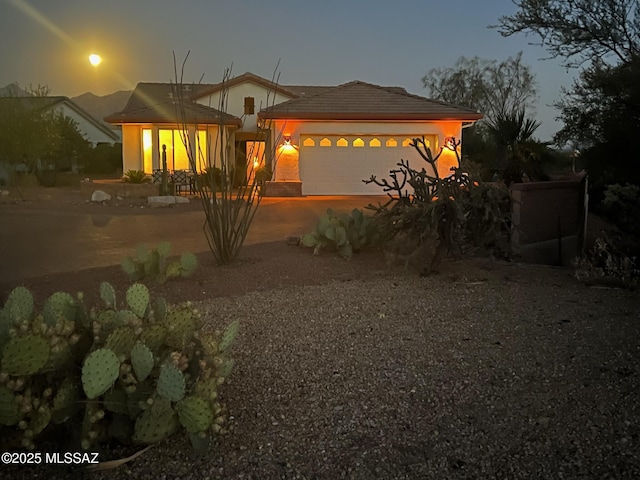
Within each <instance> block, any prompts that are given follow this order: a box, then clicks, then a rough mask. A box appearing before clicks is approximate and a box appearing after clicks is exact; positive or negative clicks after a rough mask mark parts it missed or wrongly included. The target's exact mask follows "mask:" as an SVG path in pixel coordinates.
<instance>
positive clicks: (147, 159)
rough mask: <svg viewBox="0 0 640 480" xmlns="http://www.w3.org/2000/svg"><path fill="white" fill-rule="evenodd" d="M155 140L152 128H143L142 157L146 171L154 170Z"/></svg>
mask: <svg viewBox="0 0 640 480" xmlns="http://www.w3.org/2000/svg"><path fill="white" fill-rule="evenodd" d="M152 149H153V140H152V137H151V130H150V129H148V128H143V129H142V158H143V165H144V171H145V173H151V172H153V165H152V163H153V160H152V158H153V157H152V153H151V152H152Z"/></svg>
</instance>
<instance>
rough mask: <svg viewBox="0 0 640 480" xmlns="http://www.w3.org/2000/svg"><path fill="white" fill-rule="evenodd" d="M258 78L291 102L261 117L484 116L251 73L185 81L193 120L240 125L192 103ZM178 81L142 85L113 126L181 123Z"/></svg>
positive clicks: (377, 89)
mask: <svg viewBox="0 0 640 480" xmlns="http://www.w3.org/2000/svg"><path fill="white" fill-rule="evenodd" d="M247 81H250V82H254V83H258V84H260V85H264V86H265V87H266V88H270V89H276V90H277V91H280V92H281V93H284V94H285V95H289V96H291V97H294V98H293V99H292V100H289V101H286V102H283V103H280V104H277V105H272V106H270V107H268V108H265V109H263V110H261V111H260V112H259V113H258V116H259V117H260V118H262V119H266V118H270V119H278V118H282V119H284V118H291V119H294V118H295V119H300V120H304V119H309V120H408V121H410V120H459V121H475V120H479V119H480V118H482V114H481V113H478V112H476V111H474V110H470V109H468V108H464V107H458V106H455V105H451V104H448V103H444V102H440V101H436V100H431V99H428V98H425V97H421V96H419V95H413V94H411V93H408V92H407V91H406V90H405V89H404V88H402V87H381V86H379V85H374V84H371V83H366V82H361V81H354V82H349V83H345V84H343V85H338V86H321V85H278V84H276V83H274V82H272V81H270V80H266V79H264V78H262V77H259V76H257V75H254V74H253V73H250V72H247V73H244V74H242V75H240V76H238V77H234V78H232V79H230V80H228V81H226V82H221V83H216V84H183V85H182V89H183V90H182V94H183V95H184V98H185V100H189V102H186V103H185V105H186V110H187V112H186V114H187V120H188V121H189V123H193V122H197V123H209V124H212V123H224V124H227V125H240V124H241V121H240V119H239V118H237V117H235V116H233V115H229V114H227V113H224V112H221V111H220V110H218V109H215V108H211V107H206V106H204V105H201V104H197V103H195V102H194V100H195V99H197V98H201V97H203V96H205V95H209V94H211V93H214V92H216V91H218V90H220V89H221V88H224V87H230V86H233V85H236V84H240V83H243V82H247ZM175 89H176V85H175V84H172V83H139V84H138V85H137V86H136V88H135V90H134V91H133V93H132V94H131V97H130V98H129V101H128V102H127V104H126V105H125V107H124V109H123V110H122V111H121V112H118V113H114V114H112V115H109V116H107V117H105V121H107V122H109V123H113V124H122V123H179V122H177V121H176V119H177V116H176V100H175V99H174V96H175V95H176V91H175Z"/></svg>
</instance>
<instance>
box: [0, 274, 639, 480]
mask: <svg viewBox="0 0 640 480" xmlns="http://www.w3.org/2000/svg"><path fill="white" fill-rule="evenodd" d="M457 268H458V271H457V272H454V273H451V274H449V275H447V276H436V277H430V278H418V277H416V276H414V275H411V274H410V273H408V272H404V271H402V270H401V269H395V270H393V272H391V273H389V272H385V273H384V274H383V273H382V272H377V273H375V272H373V273H371V274H369V275H368V276H367V278H363V279H360V280H349V281H334V282H331V283H328V284H325V285H316V286H298V287H295V286H292V287H288V288H282V289H278V290H274V291H258V292H251V293H247V294H244V295H240V296H235V297H226V298H216V299H214V300H212V301H208V302H201V304H200V308H201V309H202V310H203V311H205V312H207V314H209V315H210V317H211V319H212V320H211V325H212V328H218V327H221V326H224V325H226V324H228V323H229V322H231V321H232V320H234V319H240V321H241V322H242V323H241V333H240V334H239V337H238V340H237V343H236V345H235V346H234V357H235V358H236V365H237V366H236V369H235V370H234V373H233V374H232V377H231V381H230V382H229V384H228V385H227V386H226V388H225V390H224V396H225V400H226V402H227V405H228V407H229V411H230V415H231V416H232V418H231V421H230V425H231V426H232V431H231V432H230V433H229V434H227V435H226V436H223V437H220V438H219V440H218V441H217V443H216V445H215V448H213V449H212V451H211V453H210V454H208V455H207V456H206V457H197V456H195V455H194V454H193V453H191V450H190V447H189V446H188V445H187V443H186V442H185V441H184V439H178V440H177V441H176V440H175V439H172V440H171V442H170V443H164V444H161V445H158V446H156V447H154V448H152V449H150V450H149V451H147V452H146V453H145V454H144V455H142V456H141V457H140V458H138V459H136V460H135V461H133V462H131V463H130V464H128V465H126V466H124V467H121V468H119V469H117V470H113V471H109V472H106V473H102V474H93V475H92V476H91V477H89V476H87V475H86V474H83V473H81V472H80V471H79V470H78V469H77V468H76V469H73V470H71V469H64V470H58V469H56V470H52V469H49V470H47V471H46V472H42V471H41V472H40V474H38V472H35V471H34V472H30V477H29V478H31V477H33V478H43V479H44V478H85V477H86V478H99V479H102V478H104V479H125V478H127V479H132V478H133V479H154V480H162V479H177V478H182V479H187V478H188V479H216V478H220V479H236V478H237V479H340V478H347V479H372V478H382V479H405V478H406V479H445V478H453V479H458V478H460V479H462V478H469V479H471V478H473V479H477V478H505V479H507V478H508V479H515V478H522V479H530V478H549V479H555V478H565V479H573V478H575V479H577V478H581V479H583V478H621V479H622V478H629V479H632V478H634V479H635V478H640V448H639V447H640V436H639V434H640V402H639V393H640V388H639V386H640V381H639V380H640V347H639V341H638V339H639V336H638V334H639V330H640V295H638V294H637V292H629V291H623V290H615V289H599V288H588V287H585V286H583V285H581V284H578V283H577V282H575V281H574V280H573V279H572V278H571V277H570V274H571V272H569V271H567V270H561V269H551V268H542V267H526V266H521V265H507V264H502V266H500V268H488V267H486V266H485V267H484V268H480V269H478V267H477V265H469V264H465V263H461V264H460V265H459V266H458V267H457ZM1 472H2V471H1V470H0V476H2V478H19V477H18V476H16V477H13V476H11V472H14V473H16V474H18V473H21V474H25V473H27V470H22V471H20V470H18V469H15V470H10V471H9V472H5V473H9V476H8V477H7V476H4V475H3V474H2V473H1ZM23 478H27V476H24V477H23Z"/></svg>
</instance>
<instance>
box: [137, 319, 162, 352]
mask: <svg viewBox="0 0 640 480" xmlns="http://www.w3.org/2000/svg"><path fill="white" fill-rule="evenodd" d="M166 336H167V331H166V328H165V327H164V325H160V324H153V325H150V326H148V327H145V328H144V329H143V330H142V332H141V333H140V341H141V342H142V343H144V344H145V345H146V346H147V347H149V350H151V351H152V352H157V351H158V349H159V348H160V347H161V346H162V345H164V340H165V338H166Z"/></svg>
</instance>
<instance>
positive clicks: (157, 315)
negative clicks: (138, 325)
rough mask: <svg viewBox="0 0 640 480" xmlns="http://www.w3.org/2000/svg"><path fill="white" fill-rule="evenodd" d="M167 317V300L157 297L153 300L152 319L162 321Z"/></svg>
mask: <svg viewBox="0 0 640 480" xmlns="http://www.w3.org/2000/svg"><path fill="white" fill-rule="evenodd" d="M166 319H167V302H166V300H165V299H164V298H162V297H158V298H156V301H155V302H154V320H155V321H156V322H164V321H165V320H166Z"/></svg>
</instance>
